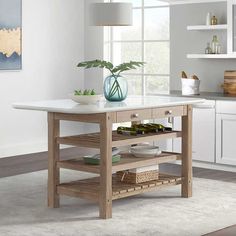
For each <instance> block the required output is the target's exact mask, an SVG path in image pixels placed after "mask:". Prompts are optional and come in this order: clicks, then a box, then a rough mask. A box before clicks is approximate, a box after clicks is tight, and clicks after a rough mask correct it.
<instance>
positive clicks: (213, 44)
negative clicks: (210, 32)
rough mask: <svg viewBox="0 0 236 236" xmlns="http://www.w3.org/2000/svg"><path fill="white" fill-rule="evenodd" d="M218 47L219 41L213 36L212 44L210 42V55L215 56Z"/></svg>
mask: <svg viewBox="0 0 236 236" xmlns="http://www.w3.org/2000/svg"><path fill="white" fill-rule="evenodd" d="M218 45H219V41H218V39H217V36H216V35H214V36H213V39H212V42H211V50H212V53H213V54H216V53H217V47H218Z"/></svg>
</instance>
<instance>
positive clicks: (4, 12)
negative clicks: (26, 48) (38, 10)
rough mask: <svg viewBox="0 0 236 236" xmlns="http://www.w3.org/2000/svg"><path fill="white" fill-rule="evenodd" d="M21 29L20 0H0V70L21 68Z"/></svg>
mask: <svg viewBox="0 0 236 236" xmlns="http://www.w3.org/2000/svg"><path fill="white" fill-rule="evenodd" d="M21 29H22V2H21V0H0V70H20V69H21V68H22V48H21V39H22V35H21V34H22V30H21Z"/></svg>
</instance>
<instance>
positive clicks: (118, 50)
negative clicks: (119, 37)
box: [113, 43, 142, 73]
mask: <svg viewBox="0 0 236 236" xmlns="http://www.w3.org/2000/svg"><path fill="white" fill-rule="evenodd" d="M141 52H142V44H141V43H114V44H113V63H114V64H115V65H118V64H120V63H124V62H129V61H141V60H142V56H141ZM125 73H141V68H138V69H136V70H130V71H128V72H125Z"/></svg>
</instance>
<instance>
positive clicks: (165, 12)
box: [144, 7, 169, 40]
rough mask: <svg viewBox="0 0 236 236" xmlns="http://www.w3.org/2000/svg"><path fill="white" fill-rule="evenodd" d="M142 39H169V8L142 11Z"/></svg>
mask: <svg viewBox="0 0 236 236" xmlns="http://www.w3.org/2000/svg"><path fill="white" fill-rule="evenodd" d="M144 38H145V39H146V40H168V39H169V8H168V7H163V8H152V9H145V10H144Z"/></svg>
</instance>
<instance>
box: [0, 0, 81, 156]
mask: <svg viewBox="0 0 236 236" xmlns="http://www.w3.org/2000/svg"><path fill="white" fill-rule="evenodd" d="M22 2H23V3H22V4H23V6H22V10H23V14H22V15H23V18H22V24H23V32H22V35H23V41H22V43H23V45H22V47H23V55H22V56H23V62H22V64H23V69H22V70H21V71H13V72H4V71H0V84H1V86H0V101H1V102H0V104H1V105H0V107H1V113H0V114H1V115H0V121H1V122H0V157H6V156H12V155H19V154H25V153H32V152H39V151H44V150H46V149H47V145H46V143H47V120H46V114H45V113H43V112H35V111H23V110H15V109H13V108H12V106H11V104H12V103H13V102H19V101H31V100H41V99H54V98H66V97H67V95H68V93H70V92H71V91H73V90H74V89H75V88H77V87H83V85H84V82H83V81H84V73H83V70H79V69H78V68H77V67H76V64H77V63H78V62H79V61H81V60H84V1H83V0H50V1H49V0H33V1H32V0H23V1H22ZM70 126H71V125H70ZM77 126H78V125H77ZM75 130H77V131H80V130H82V127H80V126H78V128H76V127H75V126H71V129H70V131H71V132H74V131H75Z"/></svg>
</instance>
